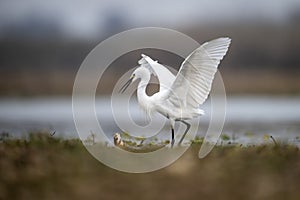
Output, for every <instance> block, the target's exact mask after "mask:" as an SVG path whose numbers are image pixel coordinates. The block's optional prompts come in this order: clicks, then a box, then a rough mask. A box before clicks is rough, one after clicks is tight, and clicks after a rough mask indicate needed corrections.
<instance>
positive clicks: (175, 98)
mask: <svg viewBox="0 0 300 200" xmlns="http://www.w3.org/2000/svg"><path fill="white" fill-rule="evenodd" d="M230 42H231V39H230V38H218V39H215V40H212V41H210V42H206V43H204V44H203V45H201V46H200V47H199V48H197V49H196V50H194V51H193V52H192V53H191V54H190V55H189V56H188V57H187V58H186V59H185V60H184V61H183V63H182V64H181V68H180V70H179V72H178V74H177V76H176V78H175V80H174V83H173V84H172V86H171V89H170V92H169V96H168V100H169V101H170V102H172V103H173V104H174V105H177V106H180V105H185V106H188V107H192V108H198V107H199V105H200V104H203V103H204V101H205V100H206V99H207V97H208V94H209V92H210V90H211V85H212V81H213V79H214V76H215V73H216V72H217V70H218V65H219V64H220V61H221V60H222V59H223V57H224V56H225V54H226V52H227V50H228V48H229V45H230Z"/></svg>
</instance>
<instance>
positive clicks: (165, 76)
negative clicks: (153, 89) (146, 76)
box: [139, 54, 175, 91]
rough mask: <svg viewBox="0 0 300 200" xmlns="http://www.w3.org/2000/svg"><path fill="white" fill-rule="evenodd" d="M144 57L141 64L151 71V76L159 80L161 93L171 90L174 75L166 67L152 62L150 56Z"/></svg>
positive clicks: (140, 61)
mask: <svg viewBox="0 0 300 200" xmlns="http://www.w3.org/2000/svg"><path fill="white" fill-rule="evenodd" d="M142 57H143V58H142V59H141V60H139V64H140V65H141V66H143V67H146V68H147V69H149V71H150V72H151V74H153V75H154V76H156V77H157V78H158V81H159V91H162V90H166V89H170V87H171V85H172V84H173V82H174V80H175V76H174V74H172V73H171V72H170V71H169V70H168V69H167V68H166V67H165V66H163V65H161V64H159V63H158V62H157V61H154V60H152V59H151V58H150V57H149V56H146V55H144V54H142Z"/></svg>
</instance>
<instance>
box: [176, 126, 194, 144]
mask: <svg viewBox="0 0 300 200" xmlns="http://www.w3.org/2000/svg"><path fill="white" fill-rule="evenodd" d="M178 121H181V122H182V123H184V124H185V125H186V129H185V132H184V134H183V135H182V137H181V139H180V140H179V143H178V145H180V144H181V143H182V141H183V139H184V137H185V135H186V134H187V132H188V131H189V130H190V128H191V125H190V124H189V123H187V122H186V121H183V120H178Z"/></svg>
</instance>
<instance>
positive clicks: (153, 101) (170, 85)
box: [120, 38, 231, 146]
mask: <svg viewBox="0 0 300 200" xmlns="http://www.w3.org/2000/svg"><path fill="white" fill-rule="evenodd" d="M230 42H231V39H230V38H218V39H215V40H212V41H210V42H206V43H204V44H202V45H201V46H200V47H199V48H197V49H195V50H194V51H193V52H192V53H191V54H190V55H189V56H188V57H187V58H186V59H185V60H184V61H183V63H182V64H181V67H180V69H179V72H178V74H177V75H176V76H174V75H173V74H172V73H171V72H170V71H169V70H168V69H167V68H166V67H165V66H163V65H161V64H159V63H158V62H157V61H154V60H152V59H151V58H150V57H149V56H146V55H144V54H142V59H141V60H139V62H138V63H139V64H140V67H138V68H137V69H136V70H135V71H134V72H133V73H132V75H131V77H130V79H129V80H128V81H127V82H126V83H125V85H124V86H123V87H122V88H121V89H120V92H122V93H123V92H124V91H125V90H126V88H127V87H128V86H129V85H130V84H131V83H132V82H134V81H136V80H138V79H140V82H139V84H138V89H137V99H138V103H139V105H140V106H141V108H143V109H144V110H145V111H146V113H147V114H148V115H150V114H152V113H153V112H158V113H160V114H162V115H164V116H165V117H167V118H168V119H169V120H170V124H171V129H172V140H171V146H173V145H174V142H175V139H174V125H175V121H180V122H182V123H184V124H185V125H186V126H187V128H186V130H185V132H184V134H183V136H182V137H181V139H180V141H179V143H178V144H179V145H180V144H181V143H182V141H183V139H184V137H185V135H186V134H187V132H188V131H189V129H190V126H191V125H190V124H189V123H188V122H186V121H185V120H188V119H192V118H195V117H198V116H201V115H203V114H204V111H203V110H201V109H200V108H199V106H200V105H201V104H203V103H204V101H205V100H206V99H207V97H208V94H209V92H210V90H211V85H212V81H213V79H214V75H215V73H216V72H217V69H218V65H219V63H220V61H221V60H222V59H223V57H224V56H225V54H226V52H227V50H228V48H229V45H230ZM151 74H152V75H154V76H157V78H158V80H159V85H160V87H159V92H157V93H155V94H153V95H152V96H148V95H147V94H146V87H147V85H148V83H149V81H150V77H151Z"/></svg>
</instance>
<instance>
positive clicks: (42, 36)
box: [0, 0, 300, 136]
mask: <svg viewBox="0 0 300 200" xmlns="http://www.w3.org/2000/svg"><path fill="white" fill-rule="evenodd" d="M144 26H158V27H165V28H171V29H175V30H177V31H180V32H182V33H184V34H187V35H188V36H190V37H192V38H193V39H195V40H197V41H198V42H199V43H203V42H205V41H208V40H211V39H214V38H217V37H221V36H228V37H231V38H232V45H231V47H230V50H229V53H228V54H227V56H226V57H225V59H224V61H222V63H221V67H220V71H221V73H222V76H223V79H224V83H225V87H226V91H227V95H228V108H227V123H226V126H225V129H224V130H225V132H228V133H229V134H234V133H240V134H244V133H245V132H254V133H261V134H264V133H271V134H278V135H280V134H281V135H286V134H287V133H289V134H298V133H299V130H300V121H299V120H300V106H299V101H300V98H299V94H300V79H299V76H300V59H299V52H300V2H299V0H264V1H260V0H252V1H243V0H223V1H218V0H210V1H207V0H201V1H199V0H190V1H177V2H174V1H171V0H167V1H163V2H162V1H158V0H153V1H140V0H131V1H128V0H124V1H116V0H100V1H98V0H92V1H84V0H72V1H71V0H52V1H39V0H25V1H17V0H1V1H0V131H2V132H10V133H13V134H15V135H22V134H25V133H27V132H28V131H32V130H35V129H47V130H50V131H56V132H57V134H61V135H71V136H76V135H77V134H76V131H75V128H74V124H73V121H72V111H71V94H72V87H73V82H74V79H75V76H76V72H77V70H78V69H79V67H80V64H81V63H82V61H83V60H84V58H85V57H86V56H87V54H88V53H89V52H90V51H91V50H92V49H93V48H94V47H95V46H96V45H97V44H98V43H100V42H101V41H103V40H104V39H106V38H108V37H109V36H111V35H114V34H116V33H119V32H121V31H125V30H128V29H131V28H136V27H144ZM146 52H149V53H148V54H149V55H150V56H153V57H154V58H156V59H158V60H159V61H160V62H161V63H165V64H168V65H170V66H173V67H174V68H176V69H178V68H179V66H180V63H181V62H182V61H183V58H178V57H176V56H174V55H169V54H167V53H161V52H160V51H149V50H147V51H146ZM139 58H140V52H132V53H129V54H128V55H124V56H122V57H121V58H120V60H117V61H116V62H114V63H113V64H112V65H111V66H110V68H109V69H108V70H107V71H106V72H105V76H104V77H103V78H101V81H100V83H99V88H98V91H97V92H98V97H99V99H102V100H103V99H104V100H103V101H105V100H106V101H107V102H109V96H108V95H109V94H110V93H111V92H112V88H113V87H114V84H115V83H116V81H117V80H118V78H119V77H120V76H121V75H122V74H123V73H125V72H126V71H127V70H129V69H130V68H132V66H136V63H137V61H138V60H139ZM107 105H108V104H105V103H102V104H101V103H100V104H99V110H100V111H103V110H107ZM103 112H104V111H103ZM107 112H109V111H107ZM104 118H105V117H104ZM106 118H107V117H106ZM204 121H205V120H204ZM106 130H107V131H108V132H111V133H113V132H114V131H117V128H116V127H115V126H108V127H107V129H106Z"/></svg>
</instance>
